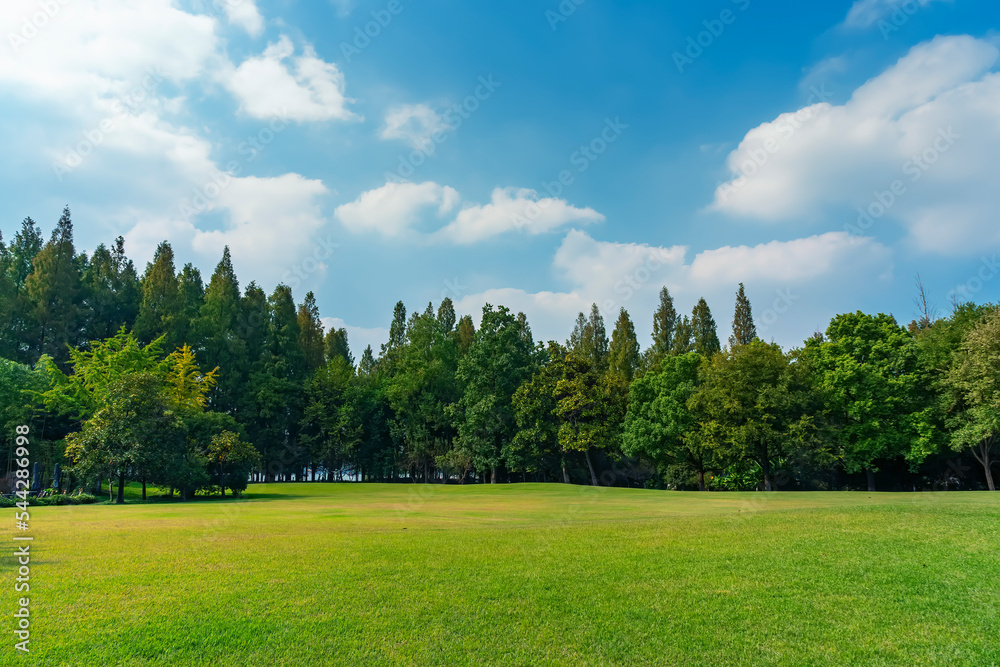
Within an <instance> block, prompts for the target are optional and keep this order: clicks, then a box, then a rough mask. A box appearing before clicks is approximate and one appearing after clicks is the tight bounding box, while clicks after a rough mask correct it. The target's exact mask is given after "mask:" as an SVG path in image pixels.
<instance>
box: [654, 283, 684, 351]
mask: <svg viewBox="0 0 1000 667" xmlns="http://www.w3.org/2000/svg"><path fill="white" fill-rule="evenodd" d="M678 319H679V318H678V316H677V309H676V308H674V298H673V297H672V296H670V290H668V289H667V288H666V286H664V287H663V289H661V290H660V305H659V306H657V308H656V312H655V313H654V314H653V347H652V349H651V354H652V356H653V359H654V360H656V359H660V358H662V357H664V356H666V355H668V354H670V353H671V351H672V350H673V348H674V332H675V331H676V330H677V325H678Z"/></svg>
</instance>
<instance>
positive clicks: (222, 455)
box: [208, 431, 261, 498]
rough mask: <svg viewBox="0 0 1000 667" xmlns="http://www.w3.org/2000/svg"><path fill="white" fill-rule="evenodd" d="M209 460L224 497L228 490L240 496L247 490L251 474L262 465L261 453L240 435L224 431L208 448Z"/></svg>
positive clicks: (215, 437)
mask: <svg viewBox="0 0 1000 667" xmlns="http://www.w3.org/2000/svg"><path fill="white" fill-rule="evenodd" d="M208 460H209V462H210V463H211V465H212V469H213V470H214V471H215V472H216V474H217V475H218V480H217V481H218V487H219V489H220V490H221V491H222V497H223V498H225V497H226V488H227V487H228V488H229V489H231V490H232V492H233V495H234V496H239V495H240V494H241V493H243V491H245V490H246V488H247V481H248V480H249V478H250V473H251V472H252V471H253V470H254V468H257V467H258V466H259V465H260V462H261V458H260V453H259V452H258V451H257V450H256V449H255V448H254V446H253V445H251V444H250V443H248V442H244V441H243V440H242V439H241V438H240V436H239V434H238V433H234V432H233V431H223V432H222V433H219V434H218V435H216V436H214V437H213V438H212V443H211V444H210V445H209V447H208Z"/></svg>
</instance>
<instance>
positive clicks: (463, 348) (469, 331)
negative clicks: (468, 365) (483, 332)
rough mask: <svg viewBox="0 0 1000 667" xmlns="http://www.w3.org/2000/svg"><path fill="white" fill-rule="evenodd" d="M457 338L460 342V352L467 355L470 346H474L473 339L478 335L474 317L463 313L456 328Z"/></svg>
mask: <svg viewBox="0 0 1000 667" xmlns="http://www.w3.org/2000/svg"><path fill="white" fill-rule="evenodd" d="M455 334H456V336H455V338H456V340H457V342H458V352H459V354H461V355H463V356H464V355H465V354H466V353H467V352H468V351H469V348H470V347H471V346H472V341H473V340H475V337H476V325H475V324H473V323H472V317H471V316H470V315H463V316H462V318H461V319H460V320H459V321H458V327H457V328H456V330H455Z"/></svg>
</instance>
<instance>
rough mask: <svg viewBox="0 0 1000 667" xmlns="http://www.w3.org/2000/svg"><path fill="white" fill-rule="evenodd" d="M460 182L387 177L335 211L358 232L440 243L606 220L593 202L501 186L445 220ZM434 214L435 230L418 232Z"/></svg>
mask: <svg viewBox="0 0 1000 667" xmlns="http://www.w3.org/2000/svg"><path fill="white" fill-rule="evenodd" d="M459 201H460V196H459V194H458V192H456V191H455V189H454V188H450V187H447V186H442V185H438V184H437V183H434V182H426V183H386V184H385V185H384V186H382V187H380V188H376V189H374V190H369V191H367V192H364V193H362V194H361V195H360V196H359V197H358V198H357V199H355V200H354V201H353V202H350V203H347V204H343V205H342V206H340V207H338V208H337V210H336V212H335V214H336V216H337V218H338V219H339V220H340V222H341V223H342V224H343V225H344V227H345V228H346V229H348V230H349V231H351V232H354V233H361V232H377V233H379V234H381V235H383V236H386V237H399V236H407V237H409V238H414V237H417V236H422V237H423V238H424V239H425V240H428V241H432V242H439V243H452V244H458V245H468V244H472V243H478V242H481V241H485V240H487V239H490V238H494V237H496V236H499V235H501V234H506V233H510V232H523V233H526V234H541V233H543V232H548V231H552V230H554V229H557V228H559V227H563V226H566V225H586V224H590V223H595V222H602V221H603V220H604V216H603V215H601V214H600V213H598V212H597V211H595V210H593V209H591V208H577V207H575V206H572V205H570V204H569V203H567V202H566V201H565V200H562V199H556V198H551V197H545V198H543V197H539V195H538V193H537V192H535V191H534V190H529V189H524V188H496V189H495V190H494V191H493V194H492V197H491V199H490V202H489V203H488V204H471V203H470V204H466V205H465V206H463V207H462V208H461V209H460V210H458V212H457V213H456V214H455V215H454V216H453V217H451V219H450V220H448V221H447V223H446V224H444V225H443V226H441V221H442V219H444V218H445V216H447V215H448V214H449V213H451V212H452V211H453V210H454V209H455V208H456V207H457V205H458V203H459ZM428 214H430V215H431V216H433V218H434V219H435V221H436V224H437V225H438V227H439V228H438V229H437V231H434V232H433V233H424V232H418V230H417V228H418V225H419V224H420V223H422V222H425V221H426V218H427V215H428Z"/></svg>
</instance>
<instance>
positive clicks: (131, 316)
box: [82, 236, 140, 341]
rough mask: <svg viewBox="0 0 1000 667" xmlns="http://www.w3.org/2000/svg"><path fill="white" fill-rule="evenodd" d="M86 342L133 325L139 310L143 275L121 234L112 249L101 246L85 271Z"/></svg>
mask: <svg viewBox="0 0 1000 667" xmlns="http://www.w3.org/2000/svg"><path fill="white" fill-rule="evenodd" d="M82 287H83V294H84V305H83V311H84V313H83V318H82V319H83V321H84V329H83V341H91V340H104V339H105V338H110V337H111V336H114V335H115V332H117V331H118V330H119V329H121V328H122V327H126V328H132V325H133V324H134V323H135V318H136V316H137V315H138V313H139V300H140V292H139V278H138V276H137V275H136V272H135V265H134V264H133V263H132V261H131V260H130V259H128V257H126V256H125V239H124V238H122V237H121V236H119V237H118V238H116V239H115V244H114V246H113V247H112V248H111V249H110V250H109V249H108V248H107V247H105V246H104V244H101V245H99V246H97V250H96V251H95V252H94V255H93V257H91V259H90V263H89V264H88V265H87V269H86V271H85V272H84V274H83V285H82Z"/></svg>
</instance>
